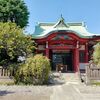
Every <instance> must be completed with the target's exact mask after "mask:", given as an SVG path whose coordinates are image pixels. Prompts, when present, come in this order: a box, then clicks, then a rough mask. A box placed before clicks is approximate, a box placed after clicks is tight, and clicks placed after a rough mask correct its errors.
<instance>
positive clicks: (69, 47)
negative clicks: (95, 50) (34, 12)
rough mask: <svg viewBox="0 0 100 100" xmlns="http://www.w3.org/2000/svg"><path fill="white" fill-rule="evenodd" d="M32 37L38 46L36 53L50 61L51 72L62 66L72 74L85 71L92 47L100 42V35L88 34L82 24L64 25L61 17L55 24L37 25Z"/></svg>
mask: <svg viewBox="0 0 100 100" xmlns="http://www.w3.org/2000/svg"><path fill="white" fill-rule="evenodd" d="M32 37H33V39H34V40H35V42H36V43H37V44H38V47H37V48H38V49H37V53H42V54H43V55H45V56H47V57H48V58H49V59H50V61H51V65H52V70H56V67H57V64H62V65H67V71H73V72H77V71H78V70H79V69H81V70H84V69H85V64H86V63H88V62H89V60H90V56H91V52H92V47H93V45H94V44H95V43H96V42H97V41H100V35H96V34H95V35H94V34H91V33H89V32H88V31H87V30H86V26H85V24H84V23H83V22H82V23H66V22H65V21H64V18H63V17H61V18H60V19H59V20H58V22H57V23H39V24H37V25H36V27H35V32H34V34H33V35H32Z"/></svg>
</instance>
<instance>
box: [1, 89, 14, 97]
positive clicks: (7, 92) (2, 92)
mask: <svg viewBox="0 0 100 100" xmlns="http://www.w3.org/2000/svg"><path fill="white" fill-rule="evenodd" d="M13 93H15V92H9V91H6V90H5V91H0V96H5V95H7V94H13Z"/></svg>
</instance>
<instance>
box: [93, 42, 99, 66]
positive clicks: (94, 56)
mask: <svg viewBox="0 0 100 100" xmlns="http://www.w3.org/2000/svg"><path fill="white" fill-rule="evenodd" d="M93 60H94V62H95V63H96V64H98V65H99V64H100V42H99V43H97V44H96V45H95V47H94V52H93Z"/></svg>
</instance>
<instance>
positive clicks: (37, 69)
mask: <svg viewBox="0 0 100 100" xmlns="http://www.w3.org/2000/svg"><path fill="white" fill-rule="evenodd" d="M49 74H50V62H49V59H48V58H47V57H45V56H42V55H40V54H38V55H35V56H34V57H31V58H28V59H27V61H26V63H25V64H21V65H20V66H19V68H18V70H17V72H16V75H15V83H17V84H20V83H23V84H34V85H42V84H46V83H48V79H49Z"/></svg>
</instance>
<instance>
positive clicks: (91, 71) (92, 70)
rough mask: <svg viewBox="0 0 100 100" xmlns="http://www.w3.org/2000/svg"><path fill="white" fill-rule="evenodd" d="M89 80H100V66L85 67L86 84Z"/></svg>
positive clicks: (90, 65) (89, 65)
mask: <svg viewBox="0 0 100 100" xmlns="http://www.w3.org/2000/svg"><path fill="white" fill-rule="evenodd" d="M91 80H100V66H96V65H95V64H93V63H92V64H91V63H90V64H87V65H86V83H87V84H90V83H91Z"/></svg>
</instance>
